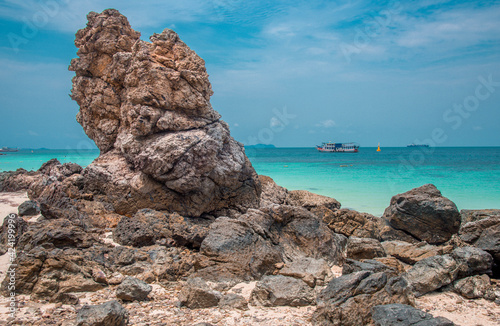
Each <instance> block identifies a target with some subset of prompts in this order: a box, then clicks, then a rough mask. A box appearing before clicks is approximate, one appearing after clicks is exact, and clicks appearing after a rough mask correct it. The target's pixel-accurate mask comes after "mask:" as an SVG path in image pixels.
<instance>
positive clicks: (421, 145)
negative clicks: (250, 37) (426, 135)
mask: <svg viewBox="0 0 500 326" xmlns="http://www.w3.org/2000/svg"><path fill="white" fill-rule="evenodd" d="M406 147H429V145H427V144H415V143H412V144H409V145H406Z"/></svg>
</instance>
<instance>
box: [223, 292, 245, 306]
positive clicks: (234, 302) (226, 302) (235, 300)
mask: <svg viewBox="0 0 500 326" xmlns="http://www.w3.org/2000/svg"><path fill="white" fill-rule="evenodd" d="M219 307H221V308H228V309H238V310H248V302H247V301H246V300H245V298H244V297H243V296H241V295H238V294H235V293H229V294H226V295H225V296H223V297H222V299H221V300H220V302H219Z"/></svg>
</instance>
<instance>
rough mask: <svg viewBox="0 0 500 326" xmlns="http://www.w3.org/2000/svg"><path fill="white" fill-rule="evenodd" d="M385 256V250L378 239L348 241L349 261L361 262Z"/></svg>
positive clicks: (351, 238) (354, 238)
mask: <svg viewBox="0 0 500 326" xmlns="http://www.w3.org/2000/svg"><path fill="white" fill-rule="evenodd" d="M385 256H386V253H385V250H384V248H383V247H382V245H381V244H380V242H379V241H378V240H376V239H368V238H357V237H350V238H349V239H348V240H347V258H349V259H356V260H361V259H372V258H375V257H385Z"/></svg>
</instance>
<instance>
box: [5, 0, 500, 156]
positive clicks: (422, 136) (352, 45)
mask: <svg viewBox="0 0 500 326" xmlns="http://www.w3.org/2000/svg"><path fill="white" fill-rule="evenodd" d="M106 8H116V9H118V10H120V12H121V13H123V14H124V15H126V16H127V17H128V19H129V21H130V23H131V25H132V27H133V28H134V29H135V30H138V31H139V32H141V33H142V38H143V39H145V40H147V39H148V38H149V36H150V35H151V34H153V33H154V32H161V31H162V30H163V29H164V28H171V29H174V30H175V31H176V32H177V33H178V34H179V35H180V36H181V38H182V39H183V40H184V41H185V42H186V43H187V44H188V45H189V46H190V47H191V48H192V49H193V50H195V51H196V52H197V53H198V54H199V55H200V56H201V57H202V58H203V59H205V61H206V65H207V69H208V72H209V74H210V81H211V83H212V87H213V89H214V92H215V94H214V96H213V97H212V105H213V107H214V108H215V109H216V110H217V111H219V112H220V113H221V114H222V117H223V119H224V120H225V121H226V122H228V124H229V125H230V128H231V133H232V135H233V137H234V138H236V139H237V140H238V141H241V142H243V143H245V144H252V143H273V144H275V145H277V146H286V147H309V146H311V147H312V146H314V145H316V144H319V143H321V142H323V141H338V142H342V141H356V142H359V143H360V144H361V146H376V145H377V143H378V142H380V143H381V145H382V146H405V145H406V144H408V143H412V142H418V141H420V142H429V143H431V144H436V145H437V146H500V128H499V125H500V1H439V0H435V1H433V0H424V1H412V2H409V3H407V2H403V1H402V2H397V1H365V0H359V1H355V0H353V1H273V2H269V1H244V0H213V1H212V0H207V1H201V0H184V1H178V0H175V1H174V0H161V1H160V0H152V1H123V0H122V1H98V0H83V1H69V0H25V1H22V2H21V1H17V0H16V1H14V0H3V1H0V29H1V33H0V39H1V43H0V44H1V45H0V63H1V67H2V68H1V70H0V110H1V120H0V121H1V122H0V143H1V144H0V146H13V147H23V148H26V147H30V148H38V147H47V148H63V149H64V148H90V147H92V146H94V145H93V143H92V142H91V141H89V140H88V138H87V137H86V135H85V134H84V133H83V130H82V128H81V126H80V125H79V124H78V123H77V122H76V120H75V116H76V113H77V111H78V106H77V104H76V103H75V102H73V101H72V100H71V99H70V98H69V96H68V94H69V93H70V89H71V78H72V76H73V73H72V72H69V71H68V70H67V67H68V65H69V62H70V60H71V59H72V58H74V57H75V56H76V48H75V46H74V44H73V40H74V34H75V32H76V31H77V30H78V29H80V28H83V27H85V24H86V14H87V13H88V12H89V11H98V12H100V11H102V10H104V9H106Z"/></svg>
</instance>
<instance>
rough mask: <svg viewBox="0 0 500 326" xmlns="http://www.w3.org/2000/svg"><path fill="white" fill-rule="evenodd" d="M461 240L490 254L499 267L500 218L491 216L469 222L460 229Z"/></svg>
mask: <svg viewBox="0 0 500 326" xmlns="http://www.w3.org/2000/svg"><path fill="white" fill-rule="evenodd" d="M460 238H461V239H462V240H463V241H465V242H467V243H469V244H471V245H473V246H475V247H477V248H480V249H483V250H485V251H487V252H489V253H490V254H491V255H492V256H493V258H494V259H495V262H496V264H497V265H500V241H499V240H498V239H500V216H491V217H488V218H485V219H482V220H479V221H475V222H469V223H467V224H465V225H463V226H462V228H461V229H460Z"/></svg>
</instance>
